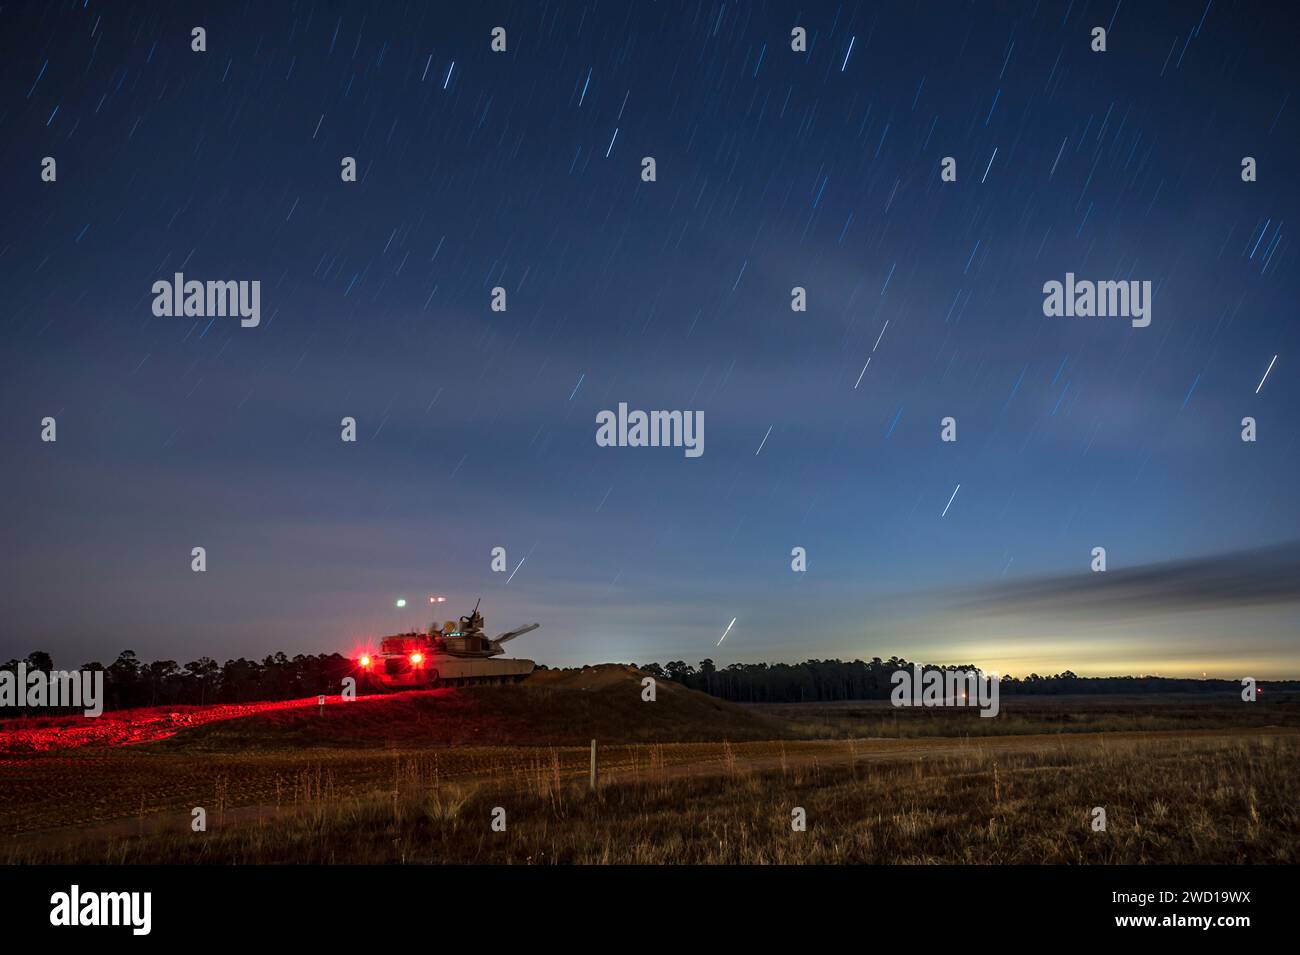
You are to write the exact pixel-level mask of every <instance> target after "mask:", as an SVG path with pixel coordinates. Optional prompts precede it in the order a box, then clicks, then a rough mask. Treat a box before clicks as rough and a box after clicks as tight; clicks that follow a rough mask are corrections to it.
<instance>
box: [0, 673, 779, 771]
mask: <svg viewBox="0 0 1300 955" xmlns="http://www.w3.org/2000/svg"><path fill="white" fill-rule="evenodd" d="M645 675H646V674H644V673H642V672H641V671H639V670H637V669H635V668H633V667H630V666H626V665H619V664H605V665H602V666H594V667H584V668H582V669H580V670H539V671H537V672H536V673H534V674H533V675H532V676H530V677H529V678H528V679H527V680H525V681H524V682H523V683H520V684H516V685H512V686H493V687H467V688H453V689H441V690H413V691H410V692H406V693H394V694H389V695H378V696H362V697H359V698H357V699H356V700H354V701H350V702H345V701H343V700H342V699H341V698H340V697H338V696H331V697H327V698H326V704H325V707H324V710H323V711H322V710H321V708H320V706H319V705H318V704H317V699H316V697H314V696H312V697H307V698H305V699H299V700H282V701H273V702H262V703H246V704H222V705H218V706H206V707H170V708H169V707H155V708H150V709H137V710H118V711H113V712H109V713H105V714H104V715H103V716H102V717H100V718H98V719H85V718H84V717H80V716H70V717H53V718H44V719H27V720H13V721H8V722H7V723H4V724H0V754H9V755H13V756H21V755H22V754H31V755H36V754H39V753H40V752H48V751H58V750H66V749H73V748H82V747H105V746H122V745H128V744H131V745H146V746H159V747H162V748H165V749H168V750H175V749H180V750H188V749H194V750H203V751H232V750H237V749H238V750H243V749H253V750H257V749H282V748H284V747H358V746H360V747H371V746H381V747H382V746H392V747H396V746H404V747H409V746H428V745H431V746H471V745H477V746H545V745H557V746H559V745H583V744H585V743H587V742H588V741H589V740H591V739H593V738H594V739H598V740H600V741H601V742H605V743H634V742H665V743H669V742H709V741H718V740H724V739H725V740H732V741H741V740H761V739H774V738H778V737H786V736H790V735H793V734H792V732H791V729H790V724H788V723H787V721H785V720H783V719H780V718H778V717H775V716H772V715H770V714H765V713H761V712H759V711H757V710H755V709H750V708H747V707H743V706H738V705H736V704H733V703H726V702H724V701H722V700H717V699H714V698H713V697H710V696H707V695H705V694H703V693H697V692H695V691H694V690H688V689H686V688H685V687H682V686H679V685H677V684H675V683H671V682H668V681H666V680H659V681H658V683H657V685H656V687H655V689H656V699H655V701H654V702H646V701H644V700H642V692H643V687H642V684H641V681H642V679H643V678H644V677H645Z"/></svg>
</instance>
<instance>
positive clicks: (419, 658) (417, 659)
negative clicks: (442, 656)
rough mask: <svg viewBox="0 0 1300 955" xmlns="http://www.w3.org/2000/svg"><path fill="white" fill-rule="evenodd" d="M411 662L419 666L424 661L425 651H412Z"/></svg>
mask: <svg viewBox="0 0 1300 955" xmlns="http://www.w3.org/2000/svg"><path fill="white" fill-rule="evenodd" d="M411 662H412V663H414V664H415V665H416V666H419V665H420V664H421V663H423V662H424V654H423V653H412V654H411Z"/></svg>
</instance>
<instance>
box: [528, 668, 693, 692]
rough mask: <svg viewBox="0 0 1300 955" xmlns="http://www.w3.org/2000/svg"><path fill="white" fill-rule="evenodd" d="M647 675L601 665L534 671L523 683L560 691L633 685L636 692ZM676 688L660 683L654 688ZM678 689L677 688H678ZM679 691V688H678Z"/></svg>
mask: <svg viewBox="0 0 1300 955" xmlns="http://www.w3.org/2000/svg"><path fill="white" fill-rule="evenodd" d="M646 675H647V674H645V673H643V672H641V671H640V670H638V669H637V668H636V667H634V666H629V665H628V664H626V663H601V664H598V665H597V666H586V667H583V668H582V669H581V670H534V671H533V675H532V676H530V677H529V678H528V679H527V680H526V681H525V682H526V683H527V684H528V685H529V686H549V687H554V688H555V689H561V690H593V689H595V690H600V689H605V688H606V687H611V686H622V687H628V686H631V685H632V684H635V685H636V687H637V689H638V691H639V690H640V687H641V680H642V678H643V677H645V676H646ZM666 686H673V687H676V684H664V683H661V684H660V686H659V687H657V688H656V692H657V690H658V689H659V688H666ZM678 688H679V687H678ZM679 689H680V688H679Z"/></svg>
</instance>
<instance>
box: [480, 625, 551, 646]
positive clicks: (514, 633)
mask: <svg viewBox="0 0 1300 955" xmlns="http://www.w3.org/2000/svg"><path fill="white" fill-rule="evenodd" d="M540 626H541V624H540V623H530V624H529V625H528V626H526V627H520V628H519V629H518V630H510V631H507V632H506V633H503V634H501V636H499V637H493V638H492V642H493V643H505V642H506V641H507V640H513V639H514V638H515V637H518V636H522V635H523V634H525V633H531V632H532V631H534V630H536V629H537V628H538V627H540Z"/></svg>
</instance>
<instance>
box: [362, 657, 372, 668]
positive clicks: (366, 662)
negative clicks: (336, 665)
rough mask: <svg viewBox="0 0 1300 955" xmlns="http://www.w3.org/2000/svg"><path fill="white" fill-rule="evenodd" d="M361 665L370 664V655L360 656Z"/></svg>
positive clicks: (366, 665)
mask: <svg viewBox="0 0 1300 955" xmlns="http://www.w3.org/2000/svg"><path fill="white" fill-rule="evenodd" d="M361 665H362V666H363V667H368V666H370V657H362V658H361Z"/></svg>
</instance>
